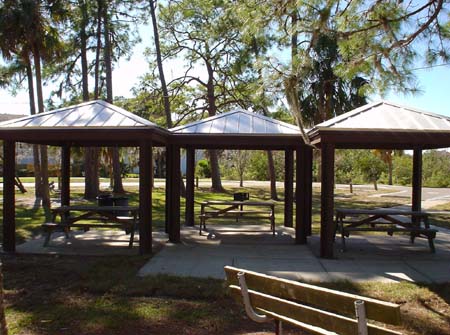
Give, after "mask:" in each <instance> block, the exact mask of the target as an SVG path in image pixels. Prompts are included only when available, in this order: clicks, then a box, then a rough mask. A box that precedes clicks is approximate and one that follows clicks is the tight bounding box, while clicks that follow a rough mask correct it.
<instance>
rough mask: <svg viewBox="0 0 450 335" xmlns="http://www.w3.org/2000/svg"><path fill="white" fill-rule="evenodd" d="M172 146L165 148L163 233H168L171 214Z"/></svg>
mask: <svg viewBox="0 0 450 335" xmlns="http://www.w3.org/2000/svg"><path fill="white" fill-rule="evenodd" d="M172 158H173V157H172V146H171V145H168V146H167V147H166V197H165V199H166V204H165V216H164V222H165V231H166V233H167V234H168V233H169V226H170V213H171V199H172V194H171V192H172V184H171V183H172Z"/></svg>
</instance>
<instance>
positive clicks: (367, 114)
mask: <svg viewBox="0 0 450 335" xmlns="http://www.w3.org/2000/svg"><path fill="white" fill-rule="evenodd" d="M318 128H331V129H332V128H339V129H364V130H368V129H372V130H394V129H399V130H400V129H401V130H440V131H450V118H449V117H446V116H443V115H439V114H433V113H429V112H425V111H421V110H418V109H413V108H410V107H404V106H400V105H397V104H393V103H390V102H386V101H381V102H376V103H371V104H367V105H365V106H362V107H359V108H356V109H354V110H353V111H350V112H348V113H345V114H342V115H340V116H337V117H335V118H333V119H330V120H328V121H325V122H322V123H320V124H318V125H317V126H315V127H314V128H313V129H312V130H311V131H310V133H312V132H314V130H315V129H318Z"/></svg>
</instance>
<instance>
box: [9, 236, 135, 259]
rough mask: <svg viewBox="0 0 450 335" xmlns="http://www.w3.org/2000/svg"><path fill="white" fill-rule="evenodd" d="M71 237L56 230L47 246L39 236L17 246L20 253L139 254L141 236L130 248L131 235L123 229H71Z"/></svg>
mask: <svg viewBox="0 0 450 335" xmlns="http://www.w3.org/2000/svg"><path fill="white" fill-rule="evenodd" d="M69 236H70V238H69V239H66V237H65V236H64V233H62V232H55V233H53V234H52V238H51V240H50V243H49V245H48V246H47V247H44V237H43V236H38V237H36V238H34V239H32V240H29V241H27V242H25V243H23V244H20V245H18V246H17V247H16V251H17V252H18V253H28V254H62V255H88V256H103V255H137V254H138V252H139V236H136V235H135V238H134V243H133V248H131V249H130V248H128V243H129V240H130V235H126V234H125V233H124V232H123V231H121V230H89V231H87V232H84V231H79V230H77V231H71V232H70V233H69Z"/></svg>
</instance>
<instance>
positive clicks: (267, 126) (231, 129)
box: [170, 109, 300, 135]
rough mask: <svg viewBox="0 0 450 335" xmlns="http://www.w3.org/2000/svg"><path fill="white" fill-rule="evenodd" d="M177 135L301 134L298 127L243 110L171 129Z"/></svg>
mask: <svg viewBox="0 0 450 335" xmlns="http://www.w3.org/2000/svg"><path fill="white" fill-rule="evenodd" d="M170 131H172V132H173V133H176V134H246V135H261V134H295V135H298V134H300V131H299V129H298V127H297V126H294V125H292V124H289V123H286V122H282V121H278V120H274V119H271V118H269V117H266V116H264V115H260V114H256V113H252V112H249V111H245V110H242V109H237V110H233V111H231V112H227V113H222V114H218V115H215V116H211V117H209V118H206V119H203V120H200V121H196V122H192V123H189V124H187V125H183V126H179V127H175V128H172V129H170Z"/></svg>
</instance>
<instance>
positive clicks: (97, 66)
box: [94, 0, 103, 100]
mask: <svg viewBox="0 0 450 335" xmlns="http://www.w3.org/2000/svg"><path fill="white" fill-rule="evenodd" d="M102 8H103V0H97V32H96V39H97V46H96V48H95V67H94V99H95V100H97V99H98V98H99V97H100V53H101V49H102V13H103V9H102Z"/></svg>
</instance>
